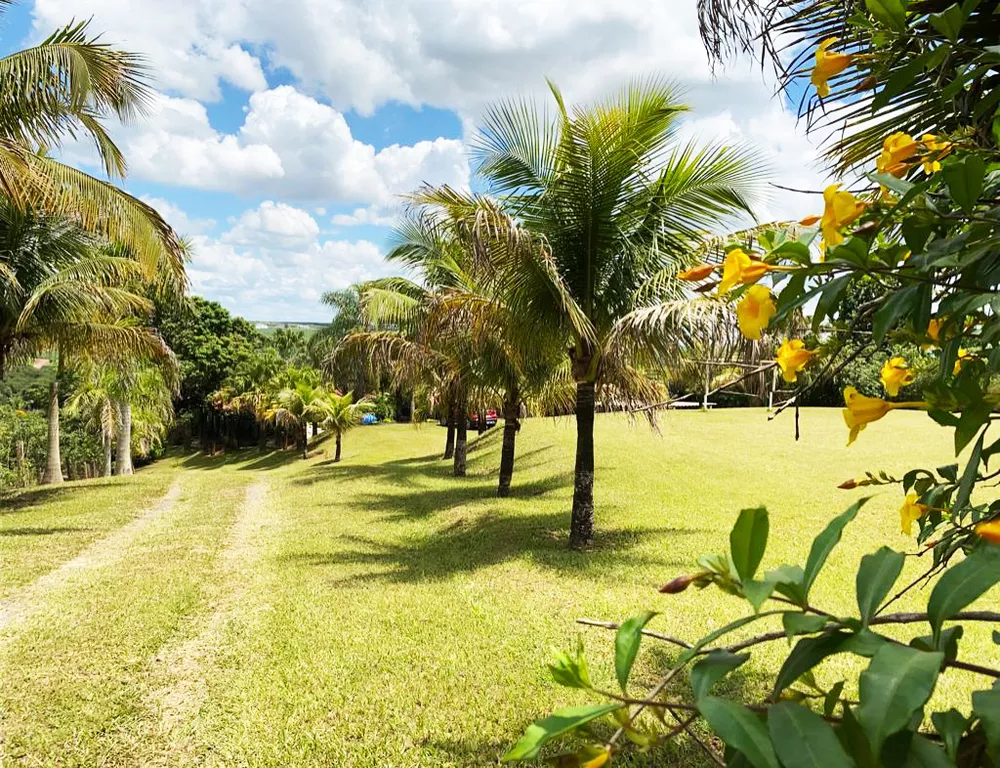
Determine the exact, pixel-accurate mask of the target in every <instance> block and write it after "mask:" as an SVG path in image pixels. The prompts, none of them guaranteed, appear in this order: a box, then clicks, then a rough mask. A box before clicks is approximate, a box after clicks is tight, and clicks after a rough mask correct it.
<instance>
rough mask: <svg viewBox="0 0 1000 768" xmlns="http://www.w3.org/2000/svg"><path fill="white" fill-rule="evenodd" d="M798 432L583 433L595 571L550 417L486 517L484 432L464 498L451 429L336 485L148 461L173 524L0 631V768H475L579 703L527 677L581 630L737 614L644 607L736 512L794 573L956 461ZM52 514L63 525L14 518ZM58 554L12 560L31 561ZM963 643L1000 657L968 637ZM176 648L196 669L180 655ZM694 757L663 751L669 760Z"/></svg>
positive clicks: (691, 604)
mask: <svg viewBox="0 0 1000 768" xmlns="http://www.w3.org/2000/svg"><path fill="white" fill-rule="evenodd" d="M792 429H793V427H792V420H791V415H789V416H788V418H783V419H781V420H779V421H777V422H775V423H767V422H766V421H765V420H764V417H763V414H762V413H761V412H759V411H720V412H715V413H710V414H702V413H671V414H669V415H667V416H666V417H665V418H664V420H663V423H662V431H661V433H660V434H658V435H657V434H654V433H652V432H651V431H650V430H649V429H648V428H647V427H646V426H644V425H643V424H634V425H633V424H630V423H629V422H628V421H627V420H625V419H622V418H619V417H602V418H600V419H599V420H598V435H597V439H598V476H597V491H596V493H597V504H598V528H599V531H600V534H599V537H598V541H597V544H596V547H595V551H593V552H591V553H588V554H574V553H570V552H568V551H567V550H566V548H565V543H566V539H565V531H566V529H567V527H568V514H567V510H568V507H569V501H570V497H571V485H570V481H571V477H570V472H571V469H572V446H573V441H574V437H575V434H574V429H573V424H572V422H571V421H569V420H563V421H558V422H552V421H542V420H533V421H529V422H528V423H526V424H525V426H524V428H523V430H522V432H521V438H520V440H519V457H518V466H517V470H516V473H515V493H516V494H517V495H516V497H514V498H512V499H509V500H506V501H504V502H499V501H498V500H497V499H495V498H493V497H492V492H493V488H494V477H493V471H494V468H495V466H496V464H497V461H498V450H499V437H500V434H499V431H498V430H494V431H493V432H492V433H490V434H488V435H486V436H484V437H483V438H482V439H481V441H480V443H479V445H478V446H477V448H476V450H474V452H473V453H472V454H471V462H470V470H471V476H470V477H469V478H466V479H465V480H461V481H460V480H456V479H454V478H451V477H450V475H449V467H447V466H446V465H445V463H444V462H440V461H438V460H437V453H438V451H439V450H440V449H441V447H442V444H443V441H444V430H442V429H439V428H436V427H434V426H431V425H427V426H422V427H420V428H413V427H409V426H402V425H400V426H380V427H375V428H365V429H362V430H359V431H358V432H355V433H352V434H350V435H349V436H347V438H345V461H344V463H342V464H340V465H332V464H330V463H329V462H328V461H326V460H324V459H323V458H322V457H320V458H316V459H311V460H310V461H308V462H301V461H290V462H288V461H285V460H284V458H283V457H274V458H272V459H263V460H256V461H253V460H250V459H245V460H243V461H242V462H239V461H235V460H230V461H229V462H228V463H227V462H224V461H222V460H203V459H198V458H195V459H189V460H187V461H185V462H181V461H180V460H174V461H172V462H170V463H161V464H160V465H159V466H158V467H156V468H155V469H153V470H148V471H147V473H144V474H141V475H140V476H139V479H138V481H137V485H138V484H141V483H144V482H150V481H148V480H147V479H146V476H147V475H153V474H155V475H156V476H157V477H160V476H163V477H166V476H167V475H169V474H171V473H172V472H175V471H176V470H177V469H179V468H180V467H181V466H182V464H183V465H184V469H185V471H184V473H183V476H182V481H183V493H182V496H181V499H180V500H179V502H178V504H177V506H176V507H175V509H174V510H172V511H171V513H170V514H169V515H167V516H165V517H164V518H163V519H161V520H159V521H158V522H157V523H156V524H155V525H153V526H150V527H149V528H148V529H146V530H144V531H143V534H142V536H141V537H140V538H139V540H138V541H136V542H135V543H134V545H133V546H131V547H130V548H129V549H128V550H127V551H126V552H124V553H123V556H122V561H121V563H119V564H117V565H114V566H109V567H107V568H104V569H102V570H100V571H99V572H96V573H93V574H89V576H88V578H87V579H85V580H83V581H81V582H80V583H78V584H77V583H74V584H71V585H68V586H67V587H66V588H65V589H63V590H60V591H59V592H56V593H53V594H51V595H49V596H48V597H47V598H46V603H47V604H46V606H45V607H46V609H47V614H45V615H43V616H41V617H39V618H38V619H36V620H35V621H33V622H32V623H31V624H30V625H29V626H27V627H26V628H24V629H22V630H20V631H17V632H16V633H14V634H12V635H11V636H10V637H9V638H7V639H6V640H3V639H2V636H0V675H2V677H3V679H4V680H5V681H9V684H7V685H5V686H4V687H3V688H2V689H0V713H3V714H2V717H3V720H2V721H0V722H2V728H3V734H4V738H3V740H2V742H0V762H2V758H3V757H5V756H6V757H11V758H18V757H21V758H24V760H25V763H26V764H34V763H45V764H49V763H51V764H60V765H93V764H98V763H100V764H106V765H146V764H161V765H186V764H198V765H267V766H279V765H280V766H306V765H308V766H313V765H316V766H319V765H330V764H339V765H350V766H371V767H372V768H374V767H375V766H379V768H382V767H389V766H411V765H418V764H419V765H429V766H430V765H433V766H439V765H440V766H480V765H488V764H492V762H493V761H494V760H495V759H496V757H497V756H498V755H499V754H500V753H502V751H503V750H504V749H505V748H506V747H507V746H509V744H510V743H511V742H512V740H513V739H514V738H516V736H517V735H518V734H519V733H520V731H521V730H522V729H523V727H524V726H525V725H526V724H527V723H528V722H529V721H530V720H531V719H533V718H535V717H537V716H540V715H542V714H544V713H546V712H547V711H549V710H550V709H551V708H553V707H555V706H560V705H564V704H569V703H573V702H574V701H576V700H577V699H578V697H576V696H574V695H573V693H572V692H570V691H566V690H565V689H560V688H557V687H555V686H554V685H552V684H551V683H550V682H549V681H548V679H547V674H546V673H545V670H544V662H545V660H546V659H547V657H548V655H549V648H550V647H551V646H552V645H557V646H566V645H567V644H569V643H570V642H573V639H574V638H575V636H576V634H577V628H576V627H575V626H574V619H576V618H577V617H580V616H590V617H593V618H602V619H611V620H620V619H622V618H625V617H627V616H629V615H631V614H633V613H635V612H637V611H639V610H642V609H645V608H654V609H657V610H660V611H662V612H663V615H662V616H660V617H658V618H657V619H656V620H655V626H656V628H659V629H661V630H662V631H666V632H670V633H673V634H677V635H682V636H685V637H688V638H694V637H697V636H698V635H700V634H703V633H704V632H705V631H707V630H708V629H709V628H712V627H715V626H718V625H720V624H721V623H723V622H725V621H726V620H728V619H730V618H733V617H735V616H737V615H741V611H742V606H741V604H740V603H739V602H737V601H735V600H734V599H732V598H728V597H725V596H723V595H720V594H719V593H717V592H715V591H710V592H701V593H698V592H694V591H691V592H688V593H685V594H683V595H678V596H673V597H667V596H661V595H658V594H657V593H656V592H655V587H656V586H657V585H658V584H659V583H662V582H663V581H665V580H667V579H669V578H670V577H672V576H674V575H677V574H678V573H682V572H687V571H689V570H690V567H691V564H692V562H693V560H694V558H695V557H696V556H697V555H698V554H700V553H703V552H711V551H717V550H721V549H723V548H724V547H725V546H726V542H727V535H728V530H729V527H730V526H731V524H732V520H733V519H734V516H735V512H736V511H737V510H738V509H740V508H741V507H744V506H748V505H757V504H766V505H768V507H769V508H770V509H771V512H772V525H771V530H772V544H771V548H770V551H769V552H768V556H767V559H766V561H765V566H770V565H776V564H778V563H780V562H801V561H802V560H803V559H804V557H805V553H806V552H807V551H808V547H809V544H810V542H811V539H812V536H813V535H814V534H815V533H816V532H817V531H818V530H820V529H821V528H822V526H823V525H824V524H825V522H826V521H827V520H828V519H829V518H830V516H831V515H832V514H834V513H836V512H839V511H840V510H841V509H843V508H844V507H845V506H846V505H847V504H848V503H850V501H851V500H853V498H855V497H856V496H858V495H860V493H859V492H850V493H847V492H843V491H838V490H836V485H837V484H838V483H839V482H841V481H842V480H844V479H845V478H847V477H851V476H854V475H856V474H858V473H859V472H860V471H861V470H862V469H865V468H879V469H885V470H887V471H890V472H893V471H894V472H899V471H900V470H902V469H904V468H906V467H908V466H911V465H913V464H914V463H915V462H923V463H925V464H934V463H942V462H944V461H946V460H948V458H949V451H948V444H947V435H946V433H945V431H944V430H941V429H940V428H936V427H935V426H934V425H933V424H932V423H931V422H930V421H929V420H927V419H926V418H925V417H921V416H920V415H917V414H905V413H896V414H892V415H891V416H890V417H889V418H887V419H886V420H885V421H884V422H882V423H879V424H876V425H873V426H872V427H870V428H869V429H868V430H867V431H866V432H865V433H864V434H863V435H862V436H861V439H860V440H859V442H858V443H857V444H856V445H855V446H853V447H852V448H851V449H850V450H847V449H845V448H844V441H845V437H846V435H845V431H846V430H845V429H844V427H843V424H842V422H840V419H839V413H838V412H837V411H832V410H831V411H820V410H817V411H805V412H803V414H802V431H803V437H802V440H801V441H800V442H798V443H796V442H794V440H793V439H792V434H791V433H792ZM248 469H254V470H256V471H246V470H248ZM259 479H264V480H265V481H266V483H267V485H268V497H267V509H268V516H267V521H266V523H264V524H262V526H261V527H260V529H259V531H260V533H259V535H255V537H254V542H255V547H256V549H257V550H259V551H258V554H257V555H256V556H255V558H259V561H258V559H253V560H252V561H249V560H248V562H252V563H253V565H252V566H251V565H246V566H245V567H243V568H241V569H238V570H237V571H236V572H235V574H236V575H235V576H234V572H232V570H231V569H230V570H228V571H227V568H226V567H224V565H225V563H226V562H228V560H227V557H228V556H227V555H226V553H227V552H229V549H227V544H226V542H227V541H230V540H231V539H232V530H233V529H232V524H233V522H234V521H235V520H237V519H239V517H240V503H241V501H242V498H243V493H244V490H245V488H246V486H247V485H248V484H250V483H251V482H254V481H256V480H259ZM161 486H162V483H161ZM130 492H131V489H130ZM897 494H898V490H888V491H885V492H884V493H883V494H882V495H880V496H879V497H878V498H876V500H875V501H873V502H872V503H871V504H870V505H869V507H867V508H866V509H865V511H864V512H863V513H862V516H861V517H860V519H859V520H858V521H857V522H856V523H855V524H854V525H853V526H852V527H851V528H849V529H848V531H847V533H846V535H845V539H844V543H843V544H842V545H841V547H840V548H839V549H838V550H837V551H836V552H835V553H834V555H833V556H832V557H831V561H830V568H829V570H828V572H826V573H824V575H823V576H822V577H821V579H820V581H819V583H818V584H817V586H816V588H815V591H814V595H815V602H816V603H817V604H820V605H823V606H825V607H831V608H832V609H834V610H839V611H844V612H848V611H850V610H851V606H852V601H853V573H854V567H855V565H856V562H857V560H858V558H859V557H860V555H861V554H862V553H863V552H864V551H870V550H873V549H875V548H877V546H879V545H881V544H882V543H889V544H890V545H894V546H897V547H904V546H905V545H906V540H905V539H904V538H903V537H902V536H901V535H900V534H899V531H898V517H897V514H896V510H897V509H898V506H899V502H900V499H899V498H898V495H897ZM71 498H72V497H71ZM81 498H82V497H81ZM59 503H70V502H63V501H56V502H53V503H52V506H48V507H45V508H42V509H37V510H35V511H34V512H32V514H39V513H44V511H45V509H50V510H51V511H52V512H53V513H55V512H56V511H57V510H58V506H56V505H57V504H59ZM72 503H77V502H76V501H73V502H72ZM105 513H106V510H103V511H102V510H97V509H95V510H93V512H91V513H90V514H92V515H95V516H100V515H102V514H105ZM15 517H16V516H15ZM95 519H96V517H95ZM14 524H15V523H14V522H11V523H10V525H14ZM38 524H41V523H38ZM85 524H86V523H85V522H82V523H81V527H83V525H85ZM51 538H52V537H38V539H35V538H34V537H27V539H29V540H33V541H34V544H35V548H36V551H39V552H41V551H42V550H44V549H45V548H46V546H47V541H48V540H50V539H51ZM43 539H44V540H43ZM29 544H30V541H29ZM25 546H27V545H25ZM59 556H60V557H61V556H63V555H59ZM66 556H69V555H68V554H67V555H66ZM50 564H51V563H50ZM912 565H914V566H915V565H917V564H916V563H913V564H912ZM227 595H228V596H229V599H228V602H227ZM916 604H917V603H916V602H915V601H910V602H909V603H908V604H907V603H904V605H909V606H911V607H912V606H915V605H916ZM206 628H208V629H206ZM584 633H585V634H584V637H585V639H586V641H587V645H588V648H589V649H590V656H591V658H592V663H593V665H594V667H595V675H596V676H597V677H598V678H599V679H600V680H601V681H602V682H604V683H606V684H607V685H608V686H609V687H610V686H611V680H612V679H613V677H612V673H611V670H610V667H609V663H608V662H609V658H610V647H611V636H610V634H609V633H606V632H604V631H603V630H600V629H586V630H584ZM963 644H964V645H966V646H969V645H974V646H975V648H976V649H977V650H979V651H980V656H981V658H984V659H986V658H991V659H992V661H993V662H994V663H998V662H1000V658H998V653H997V650H996V648H995V647H994V646H992V644H991V643H990V642H989V640H988V638H987V636H986V634H985V633H983V632H979V633H976V634H975V635H974V636H973V637H967V638H966V640H963ZM190 647H194V648H201V649H202V650H200V651H199V652H198V653H194V654H192V653H178V651H177V649H178V648H180V649H184V648H190ZM777 650H778V649H774V652H775V653H776V652H777ZM656 652H657V651H653V652H649V651H647V652H646V653H645V654H644V655H643V657H642V659H641V662H640V666H639V668H638V672H637V675H638V680H639V681H644V680H652V679H653V678H652V676H653V674H654V673H655V663H654V662H655V655H656ZM760 658H761V661H760V662H757V666H754V667H752V668H750V669H749V671H748V673H747V674H746V675H744V676H743V677H742V678H741V679H740V680H739V681H738V684H740V685H742V686H744V687H746V689H747V695H756V693H757V686H758V685H759V684H760V683H759V680H758V679H757V677H758V676H757V675H756V674H755V670H759V669H760V665H761V664H763V663H765V662H766V660H767V658H766V656H763V655H762V656H761V657H760ZM178 659H180V661H178ZM772 661H773V657H772ZM845 663H848V662H846V661H844V660H834V661H833V662H830V663H828V664H827V666H826V667H825V668H824V670H823V675H822V677H824V678H826V679H829V680H835V679H838V677H836V675H837V674H838V672H840V671H842V670H840V669H839V668H838V666H837V665H838V664H845ZM968 684H969V679H968V678H966V677H963V676H962V675H961V674H954V673H949V675H948V676H946V677H945V678H943V679H942V684H941V686H940V692H939V695H940V696H941V697H942V700H950V699H956V700H960V698H959V697H960V695H961V693H962V692H963V691H964V690H967V686H968ZM178 696H180V698H181V699H185V698H187V699H191V701H187V702H183V701H182V704H183V703H186V704H187V706H182V707H181V711H183V712H184V713H185V714H184V717H183V718H180V720H179V721H178V718H176V717H174V718H173V719H171V718H169V717H165V715H164V711H165V706H164V701H168V702H172V705H173V704H176V703H177V701H176V700H177V698H178ZM166 711H167V712H168V714H169V711H170V707H169V706H168V707H166ZM698 760H699V758H698V756H697V754H696V753H693V752H692V751H691V749H690V748H689V747H682V750H681V753H680V755H678V759H677V764H678V765H699V764H701V763H700V762H698Z"/></svg>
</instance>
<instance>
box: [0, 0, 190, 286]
mask: <svg viewBox="0 0 1000 768" xmlns="http://www.w3.org/2000/svg"><path fill="white" fill-rule="evenodd" d="M11 4H12V0H0V10H2V8H3V6H9V5H11ZM146 78H147V69H146V66H145V63H144V62H143V60H142V58H141V57H140V56H136V55H135V54H131V53H127V52H125V51H120V50H117V49H115V48H113V47H111V46H110V45H108V44H106V43H102V42H100V41H99V38H98V37H96V36H93V35H91V34H90V32H89V22H73V23H71V24H69V25H67V26H66V27H64V28H62V29H59V30H57V31H56V32H54V33H53V34H52V35H50V36H49V37H48V38H47V39H46V40H44V41H43V42H42V43H40V44H39V45H36V46H34V47H31V48H27V49H25V50H23V51H16V52H14V53H12V54H9V55H8V56H5V57H2V58H0V81H2V82H3V84H4V87H3V89H2V94H0V194H2V195H3V196H4V197H6V198H7V199H8V200H9V201H10V202H11V203H12V204H13V205H15V206H16V207H18V208H21V209H22V210H33V211H46V212H49V213H57V214H63V215H66V216H70V217H72V218H73V220H74V221H75V222H76V223H77V224H78V225H79V226H80V227H81V228H82V229H84V230H86V231H88V232H91V233H95V234H99V235H101V236H103V237H105V238H107V239H108V240H110V241H111V242H115V243H120V244H122V245H124V246H126V247H127V248H129V249H130V250H131V251H132V252H133V253H134V254H135V256H136V258H137V259H139V260H140V261H141V262H142V264H143V265H144V267H145V271H146V274H147V275H148V276H150V277H152V276H153V275H154V274H155V273H156V270H158V269H160V270H165V271H167V272H170V273H171V274H172V275H173V276H174V278H175V279H176V281H177V282H179V283H183V282H184V279H185V278H184V251H183V247H182V245H181V243H180V241H179V240H178V239H177V236H176V235H175V234H174V232H173V230H172V229H171V228H170V227H169V226H168V225H167V224H166V222H164V221H163V219H162V218H161V217H160V215H159V214H158V213H157V212H156V211H155V210H154V209H153V208H151V207H150V206H148V205H146V204H145V203H143V202H142V201H140V200H137V199H136V198H134V197H132V196H130V195H128V194H126V193H125V192H123V191H122V190H121V189H119V188H118V187H116V186H115V185H114V184H112V183H110V182H109V181H103V180H101V179H98V178H95V177H93V176H90V175H88V174H86V173H83V172H81V171H79V170H77V169H75V168H72V167H70V166H68V165H65V164H63V163H60V162H58V161H56V160H53V159H52V158H51V157H49V156H48V155H47V154H46V153H45V151H44V150H45V149H46V148H49V147H58V146H59V145H60V144H61V143H62V141H63V140H64V139H65V138H67V137H69V138H76V137H79V136H86V137H89V138H90V139H91V140H92V141H93V142H94V145H95V146H96V147H97V150H98V152H99V154H100V156H101V159H102V161H103V165H104V170H105V172H106V173H107V174H108V176H109V178H110V179H116V178H124V176H125V172H126V162H125V158H124V157H123V155H122V153H121V151H120V150H119V148H118V147H117V146H116V145H115V143H114V142H113V141H112V140H111V137H110V135H109V134H108V133H107V130H106V129H105V127H104V121H105V120H106V119H107V118H109V117H113V118H116V119H118V120H120V121H122V122H124V123H131V122H133V121H135V120H136V119H138V118H140V117H141V116H142V115H143V114H144V113H145V111H146V108H147V106H148V104H149V102H150V99H151V96H152V92H151V91H150V89H149V87H148V85H147V83H146Z"/></svg>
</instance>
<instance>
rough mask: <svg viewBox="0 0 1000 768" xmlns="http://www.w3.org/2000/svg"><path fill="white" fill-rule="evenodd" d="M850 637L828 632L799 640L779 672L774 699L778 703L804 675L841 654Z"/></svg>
mask: <svg viewBox="0 0 1000 768" xmlns="http://www.w3.org/2000/svg"><path fill="white" fill-rule="evenodd" d="M850 637H852V635H851V634H849V633H847V632H827V633H825V634H822V635H820V636H819V637H804V638H802V639H801V640H799V641H798V642H797V643H796V644H795V647H794V648H792V652H791V653H789V654H788V657H787V658H786V659H785V663H784V664H782V665H781V669H780V670H779V671H778V676H777V678H775V681H774V690H773V691H772V693H771V695H772V698H774V699H775V700H776V701H777V699H778V696H779V695H780V694H781V692H782V691H783V690H785V689H786V688H787V687H788V686H790V685H791V684H792V683H794V682H795V681H796V680H798V679H799V678H800V677H802V675H804V674H805V673H806V672H808V671H809V670H811V669H812V668H813V667H815V666H816V665H817V664H819V663H820V662H821V661H823V659H825V658H827V657H828V656H833V655H834V654H835V653H840V652H841V651H842V650H843V645H844V643H845V642H846V641H847V640H848V638H850Z"/></svg>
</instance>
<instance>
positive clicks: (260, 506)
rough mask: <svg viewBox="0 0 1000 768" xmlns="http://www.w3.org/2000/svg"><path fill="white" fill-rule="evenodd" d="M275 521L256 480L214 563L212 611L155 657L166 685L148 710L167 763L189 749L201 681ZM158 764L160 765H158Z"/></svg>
mask: <svg viewBox="0 0 1000 768" xmlns="http://www.w3.org/2000/svg"><path fill="white" fill-rule="evenodd" d="M276 523H277V516H276V515H275V513H274V510H273V507H271V506H270V505H268V503H267V485H266V483H264V482H257V483H255V484H253V485H251V486H249V487H248V488H247V492H246V498H245V500H244V502H243V506H242V509H241V510H240V514H239V517H238V518H237V519H236V522H235V523H234V524H233V527H232V529H231V531H230V534H229V539H228V541H227V543H226V547H225V549H224V550H223V551H222V553H221V555H220V560H219V570H220V577H219V583H218V586H217V590H216V596H215V598H214V599H213V600H212V603H211V609H210V611H208V612H207V613H205V614H202V615H203V619H202V620H201V621H200V622H199V623H198V624H197V625H196V626H195V628H194V634H193V635H191V634H189V635H188V639H187V640H185V641H184V642H182V643H180V644H179V645H176V646H173V647H167V648H165V649H164V650H163V651H162V652H161V653H160V654H159V655H158V656H157V658H156V663H157V666H158V667H159V671H160V672H161V673H162V674H163V675H165V676H166V677H167V679H169V680H170V682H169V683H168V684H167V685H166V686H164V687H162V688H160V689H159V690H157V691H155V693H154V694H153V700H152V701H151V702H150V706H151V708H152V709H153V710H154V711H157V712H158V713H159V720H160V729H161V732H162V733H163V734H164V736H165V737H166V739H167V741H168V743H169V744H170V751H171V753H172V756H171V757H165V758H164V762H163V763H162V764H163V765H172V764H174V763H175V761H176V758H177V757H178V755H177V753H178V752H181V753H183V752H185V751H191V750H192V749H193V748H194V745H193V744H192V743H191V739H190V730H189V728H188V726H190V725H191V724H192V721H193V720H194V718H195V717H196V716H197V714H198V711H199V709H200V708H201V705H202V704H203V703H204V701H205V700H206V698H207V696H208V690H207V686H206V685H205V678H206V672H207V669H206V667H207V665H209V664H211V663H212V656H213V653H214V651H215V650H216V649H217V648H218V647H219V645H220V643H221V642H223V640H224V636H225V633H226V630H227V627H228V625H229V624H230V622H232V621H233V620H239V617H240V616H241V615H243V610H244V609H245V607H246V606H245V599H246V596H247V592H248V589H249V584H250V582H251V580H252V578H253V574H254V572H255V571H256V569H257V567H258V565H259V564H260V562H261V560H262V559H263V556H264V551H265V547H264V542H263V535H264V532H265V529H267V528H268V527H270V526H273V525H275V524H276ZM157 764H161V763H157Z"/></svg>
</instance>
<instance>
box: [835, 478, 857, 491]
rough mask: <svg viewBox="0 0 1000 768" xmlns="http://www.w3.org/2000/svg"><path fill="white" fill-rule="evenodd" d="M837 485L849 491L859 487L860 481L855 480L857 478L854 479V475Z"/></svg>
mask: <svg viewBox="0 0 1000 768" xmlns="http://www.w3.org/2000/svg"><path fill="white" fill-rule="evenodd" d="M837 487H838V488H842V489H843V490H845V491H849V490H851V489H852V488H857V487H858V481H857V480H855V479H854V478H853V477H852V478H851V479H850V480H845V481H844V482H842V483H841V484H840V485H838V486H837Z"/></svg>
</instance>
